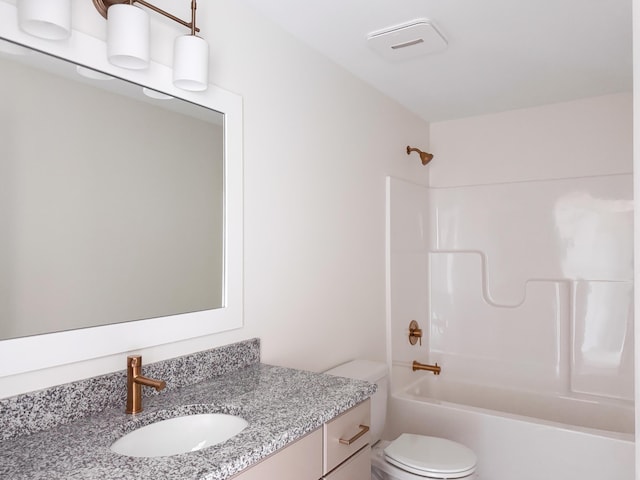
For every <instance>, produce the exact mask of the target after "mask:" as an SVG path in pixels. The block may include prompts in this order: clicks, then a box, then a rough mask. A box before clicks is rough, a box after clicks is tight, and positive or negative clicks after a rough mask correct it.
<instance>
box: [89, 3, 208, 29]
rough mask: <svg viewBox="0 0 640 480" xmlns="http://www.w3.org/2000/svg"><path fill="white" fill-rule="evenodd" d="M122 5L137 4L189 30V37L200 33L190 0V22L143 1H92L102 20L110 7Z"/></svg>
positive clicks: (194, 5)
mask: <svg viewBox="0 0 640 480" xmlns="http://www.w3.org/2000/svg"><path fill="white" fill-rule="evenodd" d="M122 3H128V4H130V5H132V4H134V3H139V4H140V5H142V6H144V7H147V8H148V9H149V10H153V11H154V12H156V13H159V14H160V15H163V16H165V17H167V18H168V19H170V20H173V21H174V22H177V23H179V24H180V25H184V26H185V27H187V28H189V29H191V35H195V34H196V32H199V31H200V29H199V28H197V27H196V9H197V4H196V0H191V22H186V21H185V20H182V19H181V18H178V17H176V16H175V15H172V14H171V13H169V12H167V11H165V10H163V9H161V8H159V7H156V6H155V5H153V4H152V3H149V2H147V1H145V0H93V5H94V6H95V7H96V10H98V12H99V13H100V15H102V16H103V17H104V18H107V10H109V7H110V6H112V5H116V4H122Z"/></svg>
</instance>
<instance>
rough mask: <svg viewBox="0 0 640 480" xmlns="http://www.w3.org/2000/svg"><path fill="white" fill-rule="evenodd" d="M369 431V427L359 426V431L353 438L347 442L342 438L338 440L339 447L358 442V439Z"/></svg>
mask: <svg viewBox="0 0 640 480" xmlns="http://www.w3.org/2000/svg"><path fill="white" fill-rule="evenodd" d="M368 431H369V427H368V426H366V425H360V431H359V432H358V433H356V434H355V435H354V436H353V437H351V438H350V439H348V440H345V439H344V438H341V439H340V440H338V441H339V442H340V445H351V444H352V443H355V442H357V441H358V439H359V438H360V437H362V436H363V435H364V434H365V433H367V432H368Z"/></svg>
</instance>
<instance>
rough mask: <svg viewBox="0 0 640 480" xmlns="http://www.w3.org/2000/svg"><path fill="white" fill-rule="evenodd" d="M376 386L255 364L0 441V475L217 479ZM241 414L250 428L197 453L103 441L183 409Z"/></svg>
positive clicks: (355, 401) (185, 411)
mask: <svg viewBox="0 0 640 480" xmlns="http://www.w3.org/2000/svg"><path fill="white" fill-rule="evenodd" d="M374 392H375V385H372V384H369V383H367V382H362V381H357V380H349V379H346V378H341V377H333V376H330V375H325V374H321V373H311V372H306V371H300V370H295V369H289V368H282V367H275V366H269V365H265V364H261V363H256V364H253V365H250V366H248V367H246V368H242V369H239V370H236V371H233V372H230V373H226V374H224V375H219V376H216V377H214V378H210V379H207V380H204V381H201V382H199V383H196V384H194V385H187V386H184V387H181V388H177V389H175V390H172V391H166V392H160V393H159V394H158V395H153V396H151V397H145V398H144V411H143V412H142V413H139V414H137V415H126V414H125V413H124V404H122V407H121V408H110V409H106V410H104V411H102V412H100V413H94V414H92V415H88V416H86V417H84V418H80V419H77V420H74V421H72V422H70V423H66V424H63V425H58V426H54V427H53V428H50V429H47V430H43V431H40V432H36V433H32V434H30V435H26V436H18V437H16V438H12V439H9V440H5V441H2V442H0V478H2V479H5V478H6V479H12V480H20V479H29V480H36V479H47V480H57V479H65V480H67V479H83V480H111V479H114V480H115V479H118V480H120V479H137V480H145V479H149V480H151V479H153V480H158V479H163V480H165V479H172V478H175V479H180V480H190V479H194V480H195V479H198V480H222V479H227V478H230V477H232V476H233V475H234V474H236V473H238V472H240V471H241V470H243V469H244V468H247V467H248V466H250V465H252V464H254V463H256V462H257V461H259V460H261V459H263V458H265V457H266V456H268V455H270V454H271V453H273V452H275V451H276V450H278V449H279V448H282V447H284V446H286V445H287V444H289V443H291V442H293V441H294V440H297V439H298V438H301V437H302V436H304V435H305V434H307V433H309V432H311V431H313V430H315V429H316V428H318V427H320V426H321V425H322V424H323V423H325V422H327V421H328V420H330V419H332V418H334V417H336V416H337V415H339V414H341V413H343V412H344V411H346V410H348V409H349V408H351V407H353V406H355V405H357V404H358V403H360V402H362V401H363V400H365V399H367V398H368V397H370V396H371V395H372V394H373V393H374ZM213 412H220V413H230V414H235V415H240V416H241V417H243V418H244V419H245V420H247V421H248V422H249V426H248V427H247V428H246V429H245V430H243V431H242V432H241V433H239V434H238V435H236V436H235V437H233V438H231V439H230V440H227V441H226V442H223V443H221V444H218V445H214V446H212V447H208V448H205V449H203V450H200V451H197V452H190V453H184V454H180V455H174V456H171V457H159V458H133V457H126V456H122V455H118V454H116V453H113V452H111V450H109V446H110V445H111V444H112V443H113V442H114V441H115V440H116V439H117V438H119V437H121V436H122V435H123V434H125V433H128V432H129V431H132V430H134V429H136V428H138V427H140V426H143V425H146V424H149V423H153V422H154V421H157V420H162V419H166V418H171V417H175V416H179V415H184V414H188V413H213Z"/></svg>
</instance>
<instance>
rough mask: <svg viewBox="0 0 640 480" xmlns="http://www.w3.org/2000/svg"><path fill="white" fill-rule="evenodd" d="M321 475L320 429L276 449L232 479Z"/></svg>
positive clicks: (304, 479) (307, 479)
mask: <svg viewBox="0 0 640 480" xmlns="http://www.w3.org/2000/svg"><path fill="white" fill-rule="evenodd" d="M321 475H322V429H320V428H319V429H318V430H315V431H314V432H312V433H310V434H309V435H307V436H306V437H304V438H301V439H300V440H298V441H296V442H294V443H293V444H292V445H290V446H288V447H285V448H283V449H282V450H279V451H277V452H276V453H274V454H273V455H271V456H270V457H267V458H265V459H264V460H262V461H261V462H260V463H258V464H257V465H255V466H253V467H250V468H248V469H247V470H245V471H243V472H240V473H239V474H238V475H236V476H235V477H233V479H234V480H271V479H273V480H276V479H277V480H318V479H319V478H320V477H321Z"/></svg>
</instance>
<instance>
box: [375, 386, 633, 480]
mask: <svg viewBox="0 0 640 480" xmlns="http://www.w3.org/2000/svg"><path fill="white" fill-rule="evenodd" d="M633 427H634V410H633V406H632V405H630V404H627V403H626V402H621V401H613V400H612V401H610V402H606V401H601V402H596V401H595V400H593V399H587V398H570V397H548V396H547V397H544V396H542V395H538V394H535V393H531V392H527V393H525V392H518V391H513V390H511V391H510V390H506V389H498V388H492V387H486V386H481V385H472V384H466V383H456V382H454V381H451V380H448V379H446V378H444V377H436V376H431V375H430V376H423V378H421V379H420V380H418V381H417V382H415V383H413V384H411V385H409V386H408V387H406V388H404V389H402V390H400V391H397V392H394V393H393V394H392V395H391V397H390V401H389V414H388V422H387V429H386V430H385V438H389V439H393V438H395V437H397V436H398V435H399V434H400V433H402V432H407V433H420V434H423V435H434V436H438V437H444V438H449V439H451V440H455V441H458V442H460V443H463V444H465V445H467V446H468V447H469V448H471V449H473V450H474V451H475V452H476V454H477V455H478V471H477V472H478V480H556V479H557V480H609V479H614V478H615V479H616V480H633V478H634V449H635V448H634V436H633Z"/></svg>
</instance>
